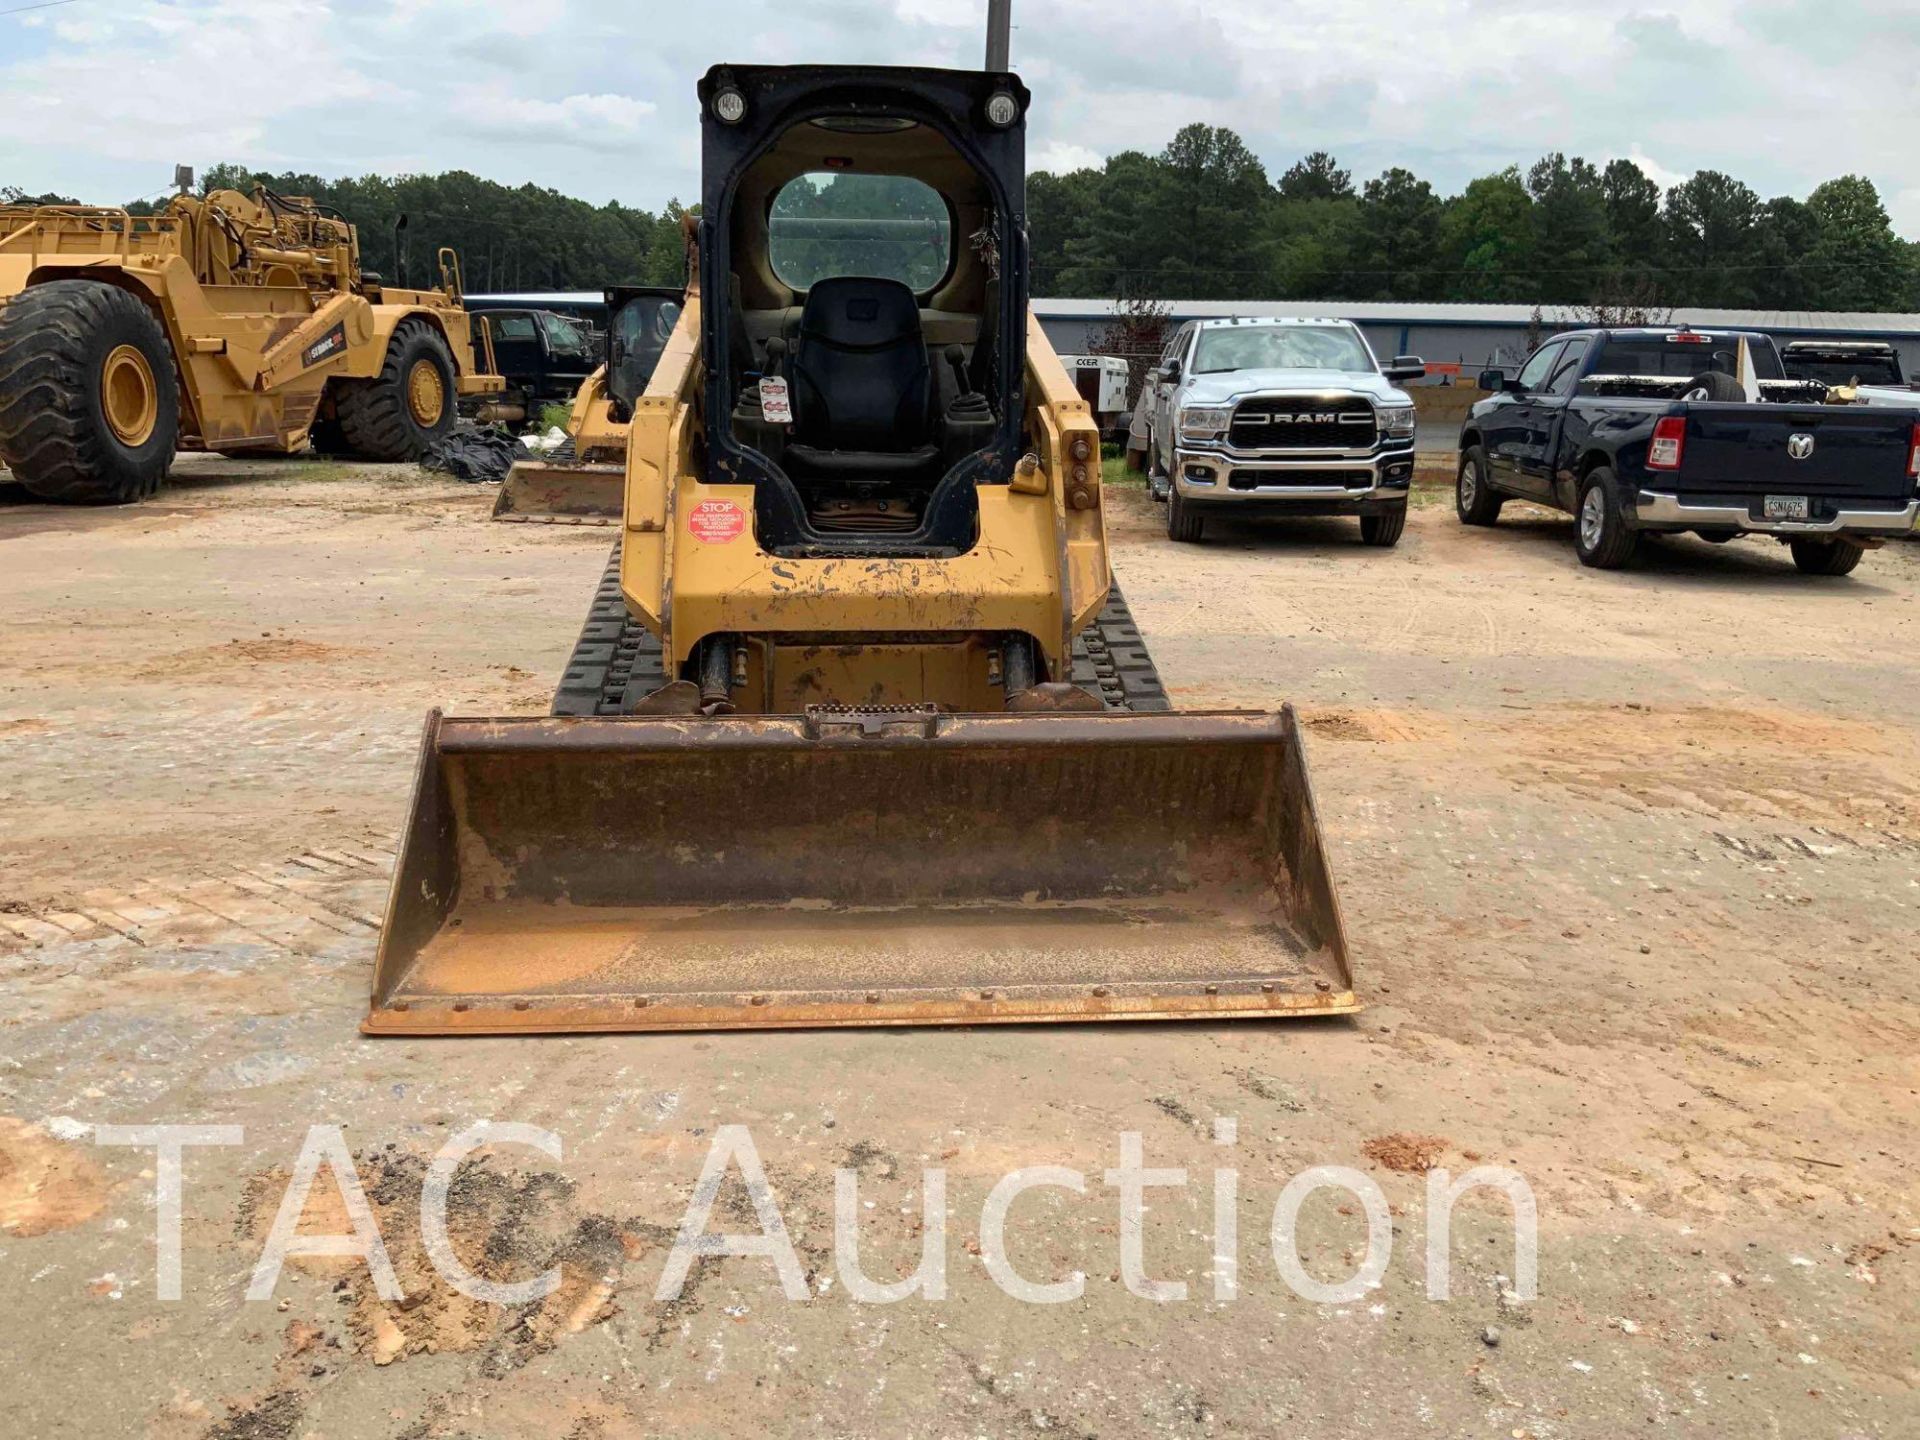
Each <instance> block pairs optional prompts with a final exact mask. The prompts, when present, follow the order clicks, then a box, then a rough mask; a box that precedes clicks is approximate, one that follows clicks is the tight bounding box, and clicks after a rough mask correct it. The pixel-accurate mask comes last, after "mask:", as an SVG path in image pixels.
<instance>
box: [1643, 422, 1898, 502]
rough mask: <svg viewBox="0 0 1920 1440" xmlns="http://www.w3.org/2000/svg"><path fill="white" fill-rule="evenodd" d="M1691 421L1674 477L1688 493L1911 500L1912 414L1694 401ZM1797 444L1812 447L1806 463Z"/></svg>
mask: <svg viewBox="0 0 1920 1440" xmlns="http://www.w3.org/2000/svg"><path fill="white" fill-rule="evenodd" d="M1686 417H1687V444H1686V451H1685V454H1684V456H1683V457H1682V459H1681V463H1680V470H1679V472H1678V474H1677V475H1676V476H1673V477H1670V478H1671V479H1672V480H1673V481H1674V488H1676V489H1678V490H1680V491H1681V492H1683V493H1686V492H1691V493H1694V494H1704V493H1712V494H1716V495H1761V494H1769V493H1786V494H1794V495H1832V496H1846V497H1847V498H1849V499H1856V500H1869V499H1871V500H1884V501H1904V500H1907V499H1910V498H1911V497H1912V495H1913V488H1914V481H1913V476H1912V475H1911V474H1910V473H1909V471H1908V466H1909V465H1910V464H1911V463H1912V453H1913V439H1914V422H1915V421H1916V420H1917V419H1920V413H1916V412H1915V411H1913V410H1899V409H1890V408H1881V407H1877V406H1867V405H1857V406H1848V405H1814V406H1794V405H1729V404H1715V403H1700V402H1695V403H1693V404H1690V405H1688V406H1687V407H1686ZM1795 437H1805V439H1807V440H1811V441H1812V449H1811V451H1810V452H1808V453H1806V455H1805V458H1795V457H1796V453H1797V452H1798V451H1800V450H1804V449H1805V446H1804V445H1800V446H1797V447H1794V448H1793V449H1790V448H1789V442H1791V441H1793V440H1794V439H1795ZM1658 488H1662V489H1665V488H1667V487H1666V485H1664V484H1662V485H1660V486H1658Z"/></svg>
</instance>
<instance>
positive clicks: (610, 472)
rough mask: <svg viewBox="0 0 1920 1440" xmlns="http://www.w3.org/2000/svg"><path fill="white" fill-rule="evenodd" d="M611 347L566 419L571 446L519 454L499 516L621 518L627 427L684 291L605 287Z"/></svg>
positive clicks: (496, 507)
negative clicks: (561, 452) (528, 456)
mask: <svg viewBox="0 0 1920 1440" xmlns="http://www.w3.org/2000/svg"><path fill="white" fill-rule="evenodd" d="M606 298H607V329H606V335H605V340H604V342H603V343H604V344H605V347H606V348H605V352H604V354H603V355H602V358H601V362H600V365H599V367H598V368H596V369H595V370H594V372H593V373H592V374H591V375H589V376H587V378H586V380H585V381H584V382H582V384H581V386H580V388H579V391H578V392H577V393H576V394H575V396H574V400H573V410H572V413H571V414H570V415H569V416H568V419H567V438H568V439H569V441H570V442H571V446H572V448H571V453H569V454H567V455H565V456H553V457H550V456H541V457H539V458H537V459H532V460H519V461H516V462H515V463H514V465H513V468H512V469H511V470H509V471H508V472H507V478H506V479H505V480H504V481H503V482H502V483H501V486H500V494H499V495H498V496H497V497H496V498H495V500H494V504H493V518H494V519H495V520H503V521H514V522H518V523H523V524H524V523H529V522H531V523H535V524H549V525H552V524H562V525H617V524H619V523H620V511H621V504H622V501H623V500H624V498H625V491H626V478H627V465H626V460H627V432H628V429H629V428H630V427H631V426H632V424H633V407H634V406H635V404H637V403H638V402H639V399H640V397H641V396H642V395H644V394H645V393H646V390H647V386H648V385H649V384H650V383H651V382H652V380H653V372H654V371H655V370H656V369H657V368H658V367H659V364H660V357H661V356H662V355H664V354H665V353H666V349H667V343H668V342H669V341H670V340H672V338H673V332H674V330H675V328H676V327H677V326H678V325H679V323H680V308H681V306H682V305H683V304H684V303H685V300H686V297H685V295H684V293H683V292H682V291H679V290H669V289H664V288H660V287H654V286H639V285H616V286H614V287H612V288H610V289H609V290H608V291H607V292H606Z"/></svg>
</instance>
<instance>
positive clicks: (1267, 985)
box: [1260, 980, 1273, 995]
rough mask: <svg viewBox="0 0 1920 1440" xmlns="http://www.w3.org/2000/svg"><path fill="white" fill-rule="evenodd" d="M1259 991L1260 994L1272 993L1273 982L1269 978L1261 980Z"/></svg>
mask: <svg viewBox="0 0 1920 1440" xmlns="http://www.w3.org/2000/svg"><path fill="white" fill-rule="evenodd" d="M1260 993H1261V994H1262V995H1271V994H1273V982H1272V981H1271V980H1262V981H1261V982H1260Z"/></svg>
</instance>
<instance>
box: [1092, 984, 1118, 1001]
mask: <svg viewBox="0 0 1920 1440" xmlns="http://www.w3.org/2000/svg"><path fill="white" fill-rule="evenodd" d="M1093 993H1094V994H1095V995H1098V996H1100V997H1101V998H1102V999H1105V998H1106V997H1107V996H1108V995H1111V994H1112V993H1113V992H1112V991H1111V990H1109V989H1107V987H1106V986H1104V985H1096V986H1094V987H1093Z"/></svg>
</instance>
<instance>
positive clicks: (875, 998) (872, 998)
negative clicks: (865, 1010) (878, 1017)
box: [867, 990, 880, 1005]
mask: <svg viewBox="0 0 1920 1440" xmlns="http://www.w3.org/2000/svg"><path fill="white" fill-rule="evenodd" d="M879 1003H880V996H879V995H878V993H876V992H875V991H872V990H869V991H868V992H867V1004H869V1005H878V1004H879Z"/></svg>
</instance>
